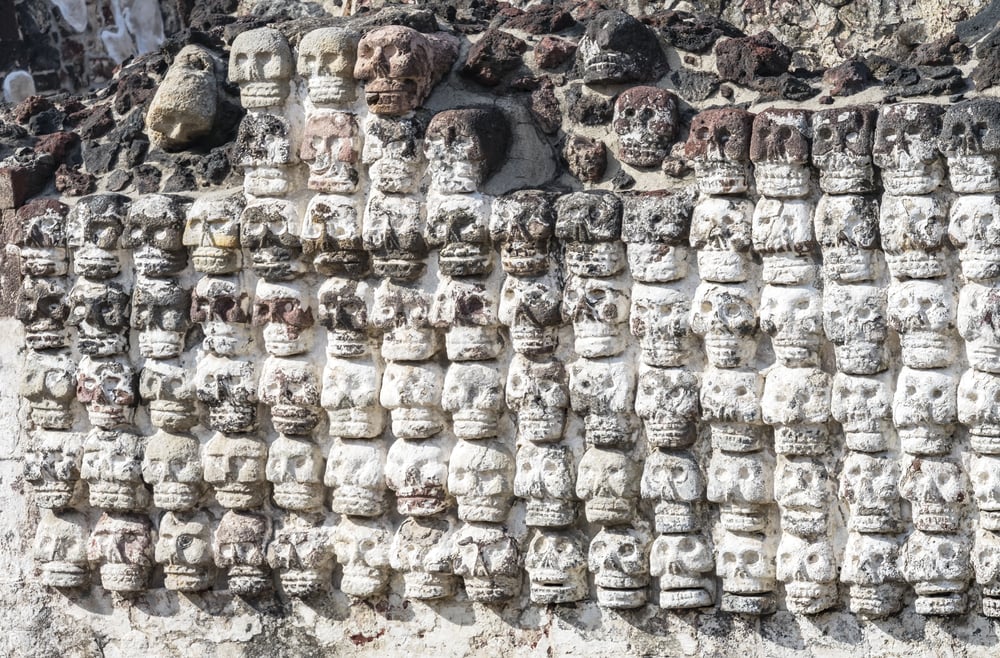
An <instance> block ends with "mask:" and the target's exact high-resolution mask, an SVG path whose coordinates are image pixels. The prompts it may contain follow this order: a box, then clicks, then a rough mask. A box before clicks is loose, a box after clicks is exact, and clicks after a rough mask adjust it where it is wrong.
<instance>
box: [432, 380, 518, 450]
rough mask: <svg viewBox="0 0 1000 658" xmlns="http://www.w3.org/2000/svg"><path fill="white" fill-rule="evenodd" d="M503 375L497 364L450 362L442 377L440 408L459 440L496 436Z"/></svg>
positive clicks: (500, 410)
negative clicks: (444, 412) (442, 386)
mask: <svg viewBox="0 0 1000 658" xmlns="http://www.w3.org/2000/svg"><path fill="white" fill-rule="evenodd" d="M503 389H504V377H503V373H501V372H500V368H499V367H498V366H497V365H488V364H485V363H453V364H451V365H450V366H449V367H448V372H447V374H445V377H444V390H443V391H442V393H441V407H442V408H443V409H444V410H445V411H447V412H448V413H450V414H451V421H452V431H453V432H454V434H455V436H456V437H458V438H460V439H485V438H489V437H493V436H496V435H497V432H498V431H499V428H498V424H499V422H500V415H501V414H502V413H503V410H504V390H503Z"/></svg>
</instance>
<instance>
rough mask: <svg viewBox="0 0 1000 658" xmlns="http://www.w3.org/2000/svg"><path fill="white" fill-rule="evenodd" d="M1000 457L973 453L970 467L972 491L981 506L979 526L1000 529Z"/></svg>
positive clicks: (979, 506) (978, 505) (987, 528)
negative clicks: (999, 468)
mask: <svg viewBox="0 0 1000 658" xmlns="http://www.w3.org/2000/svg"><path fill="white" fill-rule="evenodd" d="M998 467H1000V457H997V456H995V455H973V457H972V462H971V465H970V467H969V479H970V480H971V481H972V493H973V495H974V496H975V498H976V505H977V507H978V508H979V526H980V528H984V529H986V530H1000V470H998Z"/></svg>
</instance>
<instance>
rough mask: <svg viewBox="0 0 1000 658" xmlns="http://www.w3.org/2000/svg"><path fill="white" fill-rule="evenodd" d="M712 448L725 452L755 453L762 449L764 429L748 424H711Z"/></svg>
mask: <svg viewBox="0 0 1000 658" xmlns="http://www.w3.org/2000/svg"><path fill="white" fill-rule="evenodd" d="M711 433H712V447H713V448H714V449H717V450H725V451H727V452H756V451H757V450H760V449H762V448H763V447H764V428H763V427H760V426H758V425H751V424H749V423H720V422H712V424H711Z"/></svg>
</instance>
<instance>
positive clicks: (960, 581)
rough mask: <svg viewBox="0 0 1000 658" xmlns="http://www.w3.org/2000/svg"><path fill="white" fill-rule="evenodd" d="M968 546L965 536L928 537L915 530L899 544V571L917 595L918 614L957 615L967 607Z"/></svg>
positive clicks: (969, 543) (969, 575)
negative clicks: (900, 549) (901, 544)
mask: <svg viewBox="0 0 1000 658" xmlns="http://www.w3.org/2000/svg"><path fill="white" fill-rule="evenodd" d="M971 553H972V546H971V542H970V541H969V538H968V537H966V536H965V535H950V534H929V533H926V532H923V531H921V530H920V529H917V530H915V531H913V533H912V534H910V536H909V537H907V539H906V543H905V544H903V550H902V551H901V554H900V571H901V572H902V573H903V577H904V578H906V581H907V582H908V583H910V585H911V586H912V587H913V590H914V591H915V592H916V594H917V600H916V601H914V604H913V605H914V609H915V611H916V613H917V614H918V615H958V614H962V613H963V612H965V608H966V605H967V601H966V595H965V590H966V589H967V588H968V587H969V580H971V579H972V575H973V574H972V560H971V557H972V555H971Z"/></svg>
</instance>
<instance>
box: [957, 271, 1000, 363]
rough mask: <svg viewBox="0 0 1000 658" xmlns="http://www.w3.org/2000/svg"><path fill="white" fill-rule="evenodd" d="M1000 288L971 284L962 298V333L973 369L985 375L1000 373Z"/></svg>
mask: <svg viewBox="0 0 1000 658" xmlns="http://www.w3.org/2000/svg"><path fill="white" fill-rule="evenodd" d="M998 314H1000V288H997V287H996V286H993V285H985V284H982V283H977V282H974V281H970V282H968V283H966V284H965V285H964V286H962V290H961V292H960V293H959V295H958V333H959V335H961V337H962V338H963V339H965V354H966V356H967V357H968V359H969V365H970V366H971V367H973V368H975V369H976V370H979V371H982V372H993V373H1000V327H998V326H996V324H995V323H994V320H993V318H996V317H1000V315H998Z"/></svg>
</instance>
